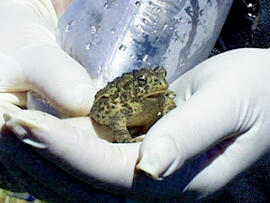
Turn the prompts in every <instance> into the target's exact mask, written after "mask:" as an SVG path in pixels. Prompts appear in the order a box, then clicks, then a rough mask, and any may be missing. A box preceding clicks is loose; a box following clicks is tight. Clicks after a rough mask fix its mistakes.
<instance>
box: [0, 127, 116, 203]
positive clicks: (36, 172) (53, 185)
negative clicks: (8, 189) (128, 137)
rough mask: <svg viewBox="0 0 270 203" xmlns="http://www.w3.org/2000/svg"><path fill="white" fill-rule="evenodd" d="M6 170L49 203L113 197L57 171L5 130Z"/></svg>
mask: <svg viewBox="0 0 270 203" xmlns="http://www.w3.org/2000/svg"><path fill="white" fill-rule="evenodd" d="M1 153H2V155H3V156H4V157H5V161H4V159H2V160H1V161H4V163H5V167H6V168H8V170H9V172H10V173H12V175H13V176H14V177H15V179H16V181H17V182H18V184H19V185H20V186H21V187H22V188H24V189H25V191H27V192H29V193H31V194H33V195H34V196H35V197H38V198H41V199H45V200H47V201H50V202H63V201H65V202H69V201H79V200H85V201H87V200H88V201H90V200H93V201H94V200H103V201H105V200H108V199H113V197H112V196H111V195H109V194H107V193H105V192H103V191H99V190H97V189H94V188H93V187H91V186H90V185H87V184H85V183H84V182H81V181H79V180H78V179H77V178H75V177H73V176H71V175H70V174H68V173H66V172H65V171H64V170H62V169H60V168H58V167H57V166H56V165H54V164H53V163H51V162H49V161H48V160H46V159H45V158H44V157H42V156H40V154H39V153H38V152H36V151H35V150H33V149H31V148H30V147H29V146H27V145H25V144H23V143H21V142H20V141H19V140H17V139H16V138H15V137H14V136H12V134H10V132H8V131H5V132H4V134H3V137H2V139H1Z"/></svg>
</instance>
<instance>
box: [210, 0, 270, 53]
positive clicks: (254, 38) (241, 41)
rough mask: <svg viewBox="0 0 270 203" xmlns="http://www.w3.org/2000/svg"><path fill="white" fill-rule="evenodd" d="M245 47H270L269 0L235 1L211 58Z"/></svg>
mask: <svg viewBox="0 0 270 203" xmlns="http://www.w3.org/2000/svg"><path fill="white" fill-rule="evenodd" d="M243 47H257V48H269V47H270V1H269V0H234V3H233V5H232V8H231V11H230V13H229V15H228V18H227V20H226V22H225V25H224V27H223V29H222V31H221V34H220V37H219V39H218V41H217V43H216V45H215V48H214V49H213V50H212V54H211V56H213V55H216V54H219V53H222V52H224V51H228V50H231V49H236V48H243Z"/></svg>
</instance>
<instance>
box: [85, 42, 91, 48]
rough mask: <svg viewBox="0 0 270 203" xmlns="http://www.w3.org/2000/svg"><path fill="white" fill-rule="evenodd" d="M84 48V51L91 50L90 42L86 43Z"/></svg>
mask: <svg viewBox="0 0 270 203" xmlns="http://www.w3.org/2000/svg"><path fill="white" fill-rule="evenodd" d="M85 48H86V50H89V49H90V48H91V42H88V43H87V44H86V45H85Z"/></svg>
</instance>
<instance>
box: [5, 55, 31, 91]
mask: <svg viewBox="0 0 270 203" xmlns="http://www.w3.org/2000/svg"><path fill="white" fill-rule="evenodd" d="M28 88H29V87H28V86H27V84H26V82H25V78H24V75H23V69H22V67H21V65H20V64H19V63H18V62H17V61H16V60H14V59H13V58H11V57H9V56H7V55H5V54H3V53H1V52H0V92H19V91H25V90H27V89H28Z"/></svg>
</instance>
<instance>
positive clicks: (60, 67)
mask: <svg viewBox="0 0 270 203" xmlns="http://www.w3.org/2000/svg"><path fill="white" fill-rule="evenodd" d="M19 61H20V62H21V64H24V67H25V69H24V70H25V72H24V75H25V80H26V81H27V84H28V85H29V86H30V87H29V88H30V89H32V90H34V91H35V92H37V93H38V94H39V95H41V96H42V97H43V98H46V99H47V100H48V102H49V103H50V104H51V105H52V106H53V107H54V108H55V109H57V110H58V111H59V112H60V113H62V114H63V115H70V116H78V115H79V116H82V115H87V114H88V113H89V111H90V108H91V103H92V101H93V97H94V94H95V93H96V89H95V88H94V86H93V84H92V83H91V80H90V77H89V75H88V73H87V71H86V70H85V69H84V68H83V67H82V66H81V65H79V64H78V63H77V62H76V61H75V60H73V59H72V58H71V57H70V56H68V55H67V54H66V53H65V52H64V51H62V50H61V48H60V47H58V46H57V45H48V46H46V45H44V46H42V47H37V48H31V50H29V51H27V52H25V53H24V54H23V56H22V57H21V58H20V59H19ZM37 67H38V68H37Z"/></svg>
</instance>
